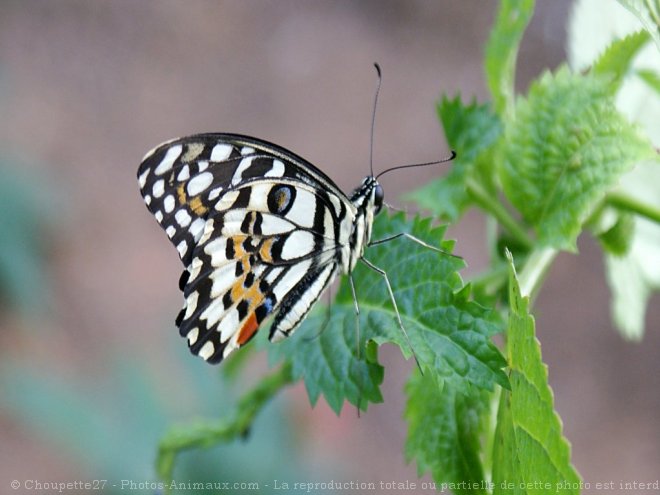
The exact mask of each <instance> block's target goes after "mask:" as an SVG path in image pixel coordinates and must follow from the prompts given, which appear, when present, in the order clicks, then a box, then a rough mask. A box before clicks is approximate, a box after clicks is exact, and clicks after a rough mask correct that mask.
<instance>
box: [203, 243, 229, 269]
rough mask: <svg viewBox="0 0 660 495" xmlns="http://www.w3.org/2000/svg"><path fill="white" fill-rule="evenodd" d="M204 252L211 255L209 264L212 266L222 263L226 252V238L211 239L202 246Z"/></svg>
mask: <svg viewBox="0 0 660 495" xmlns="http://www.w3.org/2000/svg"><path fill="white" fill-rule="evenodd" d="M204 252H205V253H206V254H208V255H209V256H211V264H212V265H213V266H219V265H220V264H222V262H224V261H225V256H226V253H227V239H225V238H224V237H218V238H217V239H213V240H212V241H211V242H209V243H208V244H207V245H206V246H204Z"/></svg>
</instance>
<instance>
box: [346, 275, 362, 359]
mask: <svg viewBox="0 0 660 495" xmlns="http://www.w3.org/2000/svg"><path fill="white" fill-rule="evenodd" d="M348 280H349V281H350V282H351V292H352V293H353V304H354V305H355V344H356V347H357V358H358V359H360V306H359V305H358V299H357V293H356V292H355V282H354V281H353V275H352V274H351V275H349V276H348Z"/></svg>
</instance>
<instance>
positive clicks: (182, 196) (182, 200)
mask: <svg viewBox="0 0 660 495" xmlns="http://www.w3.org/2000/svg"><path fill="white" fill-rule="evenodd" d="M185 186H186V183H185V182H182V183H181V184H179V187H177V188H176V195H177V198H179V204H182V205H185V204H186V202H187V201H188V196H186V190H185Z"/></svg>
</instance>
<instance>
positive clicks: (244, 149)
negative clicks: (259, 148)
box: [241, 146, 254, 156]
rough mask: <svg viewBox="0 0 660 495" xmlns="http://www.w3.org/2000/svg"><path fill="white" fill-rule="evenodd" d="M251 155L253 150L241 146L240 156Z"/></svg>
mask: <svg viewBox="0 0 660 495" xmlns="http://www.w3.org/2000/svg"><path fill="white" fill-rule="evenodd" d="M252 153H254V148H250V147H249V146H243V147H242V148H241V155H243V156H245V155H251V154H252Z"/></svg>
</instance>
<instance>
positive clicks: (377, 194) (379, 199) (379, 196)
mask: <svg viewBox="0 0 660 495" xmlns="http://www.w3.org/2000/svg"><path fill="white" fill-rule="evenodd" d="M383 198H385V193H384V192H383V188H382V187H381V186H380V184H376V188H375V189H374V208H375V212H376V213H378V212H379V211H380V210H381V208H382V207H383Z"/></svg>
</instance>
